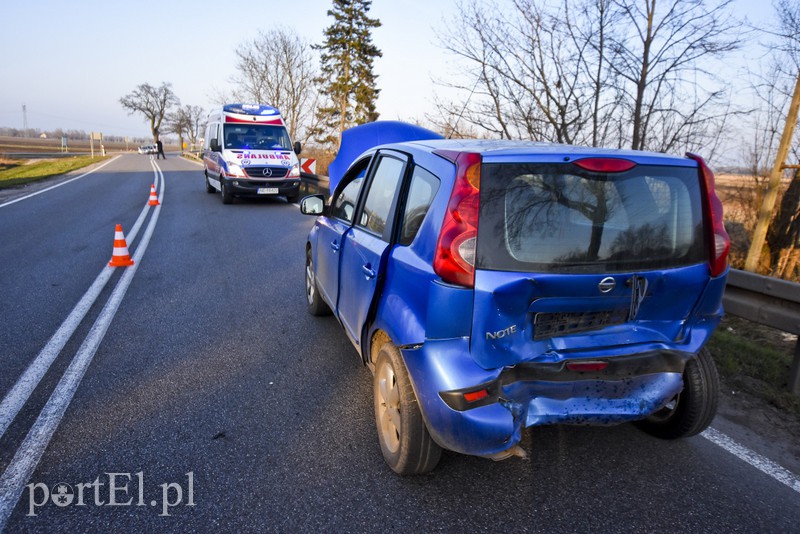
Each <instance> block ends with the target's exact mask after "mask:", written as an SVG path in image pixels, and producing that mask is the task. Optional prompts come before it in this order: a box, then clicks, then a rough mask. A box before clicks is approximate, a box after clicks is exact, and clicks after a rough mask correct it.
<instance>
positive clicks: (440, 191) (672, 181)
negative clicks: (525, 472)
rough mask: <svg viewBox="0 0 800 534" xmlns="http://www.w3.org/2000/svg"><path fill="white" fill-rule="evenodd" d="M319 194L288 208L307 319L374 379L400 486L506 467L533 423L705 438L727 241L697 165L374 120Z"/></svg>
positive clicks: (346, 140) (382, 432) (714, 385)
mask: <svg viewBox="0 0 800 534" xmlns="http://www.w3.org/2000/svg"><path fill="white" fill-rule="evenodd" d="M338 169H344V170H341V171H340V170H338ZM331 190H332V194H331V196H330V199H326V198H325V197H323V196H321V195H313V196H309V197H306V198H304V199H303V200H302V201H301V211H302V212H303V213H306V214H311V215H316V216H317V218H316V221H315V223H314V226H313V228H312V230H311V232H310V233H309V236H308V242H307V244H306V273H305V281H306V297H307V304H308V310H309V312H310V313H311V314H313V315H324V314H329V313H331V312H332V313H333V315H334V316H335V317H336V318H337V319H338V321H339V322H340V323H341V325H342V327H343V329H344V331H345V334H346V335H347V336H348V338H349V339H350V341H351V342H352V343H353V345H354V346H355V348H356V350H357V351H358V353H359V355H360V356H361V359H362V360H363V362H364V364H365V365H366V366H368V367H369V368H370V369H371V370H372V371H373V373H374V407H375V423H376V427H377V432H378V439H379V443H380V447H381V451H382V452H383V456H384V458H385V459H386V462H387V463H388V464H389V466H390V467H391V468H392V469H393V470H394V471H396V472H397V473H400V474H416V473H424V472H427V471H430V470H431V469H433V468H434V467H435V466H436V464H437V462H438V461H439V457H440V454H441V450H442V449H448V450H451V451H456V452H459V453H463V454H469V455H477V456H482V457H487V458H492V459H495V460H497V459H503V458H507V457H509V456H513V455H518V456H522V455H524V452H523V451H522V449H521V448H520V446H519V441H520V437H521V434H522V431H523V430H524V429H525V428H527V427H530V426H533V425H548V424H581V425H585V424H589V425H610V424H617V423H624V422H631V421H632V422H635V423H636V424H637V425H639V426H640V427H641V428H642V429H643V430H645V431H647V432H649V433H651V434H653V435H656V436H659V437H662V438H667V439H671V438H680V437H686V436H692V435H694V434H697V433H699V432H701V431H702V430H704V429H705V428H706V427H707V426H708V425H709V424H710V422H711V420H712V419H713V417H714V415H715V412H716V405H717V395H718V390H719V378H718V375H717V371H716V368H715V367H714V363H713V361H712V359H711V357H710V355H709V353H708V351H707V349H705V348H704V344H705V342H706V341H707V340H708V338H709V336H710V335H711V333H712V332H713V330H714V329H715V328H716V326H717V324H718V323H719V320H720V318H721V316H722V304H721V302H722V294H723V290H724V287H725V278H726V276H727V272H728V265H727V256H728V249H729V246H730V241H729V239H728V235H727V233H726V231H725V227H724V225H723V219H722V205H721V203H720V201H719V199H718V198H717V196H716V194H715V192H714V176H713V174H712V172H711V170H710V169H709V167H708V166H707V165H706V164H705V162H704V161H703V159H702V158H700V157H699V156H696V155H692V154H687V157H684V158H682V157H675V156H669V155H665V154H657V153H647V152H638V151H623V150H606V149H597V148H580V147H575V146H565V145H554V144H545V143H533V142H517V141H487V140H445V139H442V138H441V137H440V136H438V135H437V134H435V133H433V132H429V131H427V130H423V129H421V128H416V127H412V126H410V125H404V124H399V123H392V122H386V123H384V122H377V123H372V124H367V125H364V126H359V127H356V128H354V129H352V130H349V131H347V132H345V135H344V137H343V143H342V147H341V150H340V152H339V155H338V157H337V160H336V161H335V162H334V164H332V166H331Z"/></svg>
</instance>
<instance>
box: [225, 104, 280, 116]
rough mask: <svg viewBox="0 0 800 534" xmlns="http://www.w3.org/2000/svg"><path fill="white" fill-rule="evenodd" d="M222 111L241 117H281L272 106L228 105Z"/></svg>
mask: <svg viewBox="0 0 800 534" xmlns="http://www.w3.org/2000/svg"><path fill="white" fill-rule="evenodd" d="M222 111H225V112H227V113H237V114H239V115H261V116H269V115H280V113H281V112H280V111H278V108H274V107H272V106H262V105H260V104H227V105H225V106H223V107H222Z"/></svg>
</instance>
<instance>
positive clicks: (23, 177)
mask: <svg viewBox="0 0 800 534" xmlns="http://www.w3.org/2000/svg"><path fill="white" fill-rule="evenodd" d="M107 158H108V157H99V156H98V157H94V158H92V157H91V156H77V157H73V158H59V159H43V160H36V161H33V162H30V163H29V162H27V161H23V160H11V159H0V189H2V188H5V187H14V186H18V185H24V184H27V183H30V182H35V181H37V180H43V179H45V178H50V177H51V176H57V175H59V174H64V173H67V172H70V171H74V170H75V169H80V168H82V167H86V166H88V165H91V164H92V163H98V162H100V161H103V160H105V159H107Z"/></svg>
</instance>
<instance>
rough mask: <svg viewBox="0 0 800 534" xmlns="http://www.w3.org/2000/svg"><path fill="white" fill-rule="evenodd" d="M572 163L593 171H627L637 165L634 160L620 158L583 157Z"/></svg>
mask: <svg viewBox="0 0 800 534" xmlns="http://www.w3.org/2000/svg"><path fill="white" fill-rule="evenodd" d="M572 163H574V164H575V165H577V166H578V167H580V168H581V169H585V170H587V171H592V172H625V171H629V170H631V169H632V168H634V167H636V163H634V162H633V161H630V160H627V159H619V158H583V159H579V160H577V161H573V162H572Z"/></svg>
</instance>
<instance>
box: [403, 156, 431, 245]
mask: <svg viewBox="0 0 800 534" xmlns="http://www.w3.org/2000/svg"><path fill="white" fill-rule="evenodd" d="M439 184H440V182H439V179H438V178H437V177H436V176H434V175H433V174H431V173H430V172H428V171H426V170H425V169H423V168H422V167H414V174H413V175H412V177H411V185H410V186H409V188H408V197H407V199H406V207H405V210H404V212H403V226H402V227H401V228H400V239H399V241H398V242H399V243H400V244H401V245H410V244H411V242H412V241H414V238H415V237H416V236H417V232H418V231H419V227H420V226H422V221H423V220H425V215H426V214H427V213H428V208H430V206H431V202H433V197H435V196H436V192H437V191H439Z"/></svg>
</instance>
